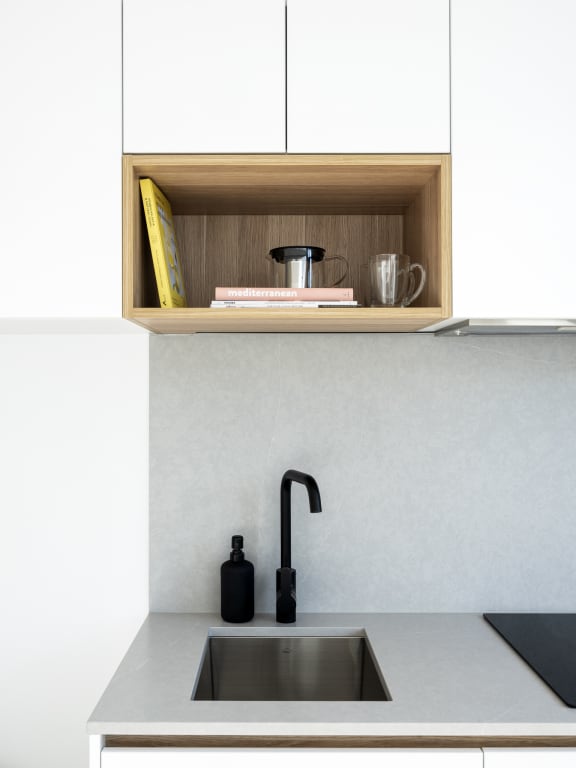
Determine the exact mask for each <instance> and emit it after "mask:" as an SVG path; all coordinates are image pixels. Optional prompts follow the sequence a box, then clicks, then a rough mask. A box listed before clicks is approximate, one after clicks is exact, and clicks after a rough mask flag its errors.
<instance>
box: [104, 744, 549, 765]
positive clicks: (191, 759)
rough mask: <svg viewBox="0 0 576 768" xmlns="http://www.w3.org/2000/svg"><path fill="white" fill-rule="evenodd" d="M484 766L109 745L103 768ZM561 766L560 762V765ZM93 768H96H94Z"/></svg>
mask: <svg viewBox="0 0 576 768" xmlns="http://www.w3.org/2000/svg"><path fill="white" fill-rule="evenodd" d="M227 759H230V760H232V761H233V764H234V768H259V767H260V766H262V768H264V766H266V767H268V766H270V765H273V766H275V768H276V766H279V767H282V766H288V765H297V766H298V768H303V767H304V766H306V767H308V766H314V768H323V767H325V768H328V767H329V768H349V767H350V765H351V764H354V765H355V766H360V767H361V768H377V766H379V767H381V768H482V750H480V749H179V748H176V747H170V748H169V747H167V748H157V749H146V748H134V749H131V748H104V749H103V750H102V753H101V763H100V768H221V766H222V765H225V761H226V760H227ZM559 765H560V764H559ZM93 768H94V767H93Z"/></svg>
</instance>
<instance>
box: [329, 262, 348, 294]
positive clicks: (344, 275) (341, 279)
mask: <svg viewBox="0 0 576 768" xmlns="http://www.w3.org/2000/svg"><path fill="white" fill-rule="evenodd" d="M324 261H343V262H344V264H345V265H346V266H345V269H344V272H343V273H342V276H341V277H339V278H338V280H336V282H335V283H332V285H330V286H329V288H336V286H337V285H340V283H342V282H343V281H344V280H345V279H346V277H347V276H348V271H349V270H350V265H349V264H348V260H347V259H345V258H344V256H328V258H327V259H324Z"/></svg>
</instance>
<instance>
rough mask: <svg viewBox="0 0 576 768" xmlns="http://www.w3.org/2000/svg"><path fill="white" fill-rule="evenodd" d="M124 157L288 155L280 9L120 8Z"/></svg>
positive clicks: (151, 0) (280, 3)
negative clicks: (158, 154) (122, 53)
mask: <svg viewBox="0 0 576 768" xmlns="http://www.w3.org/2000/svg"><path fill="white" fill-rule="evenodd" d="M123 13H124V17H123V28H124V33H123V34H124V152H126V153H139V152H144V153H149V152H150V153H164V152H168V153H188V152H190V153H197V152H198V153H203V152H207V153H211V152H215V153H227V152H285V150H286V134H285V92H284V91H285V89H284V84H285V4H284V0H241V1H239V0H209V2H208V1H207V0H162V2H161V3H158V2H157V1H156V0H124V11H123Z"/></svg>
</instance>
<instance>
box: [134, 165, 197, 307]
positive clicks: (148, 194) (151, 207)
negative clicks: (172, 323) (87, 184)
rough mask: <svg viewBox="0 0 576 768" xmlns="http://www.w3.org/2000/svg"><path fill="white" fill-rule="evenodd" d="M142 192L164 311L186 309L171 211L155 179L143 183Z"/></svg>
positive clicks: (141, 184)
mask: <svg viewBox="0 0 576 768" xmlns="http://www.w3.org/2000/svg"><path fill="white" fill-rule="evenodd" d="M140 192H141V194H142V202H143V204H144V215H145V217H146V226H147V228H148V237H149V238H150V250H151V251H152V262H153V264H154V274H155V275H156V283H157V285H158V295H159V297H160V306H161V307H166V308H168V307H185V306H186V294H185V291H184V282H183V280H182V271H181V267H180V256H179V254H178V245H177V243H176V233H175V232H174V221H173V219H172V208H171V207H170V203H169V202H168V199H167V198H166V197H165V195H164V194H163V193H162V191H161V190H160V189H159V188H158V187H157V186H156V184H154V182H153V181H152V179H140Z"/></svg>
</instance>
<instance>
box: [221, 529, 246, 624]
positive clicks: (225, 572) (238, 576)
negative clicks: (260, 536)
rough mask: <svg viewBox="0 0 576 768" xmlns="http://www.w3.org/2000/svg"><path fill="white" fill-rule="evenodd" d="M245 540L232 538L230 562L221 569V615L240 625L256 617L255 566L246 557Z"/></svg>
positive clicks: (225, 619)
mask: <svg viewBox="0 0 576 768" xmlns="http://www.w3.org/2000/svg"><path fill="white" fill-rule="evenodd" d="M243 546H244V538H243V537H242V536H238V535H236V536H232V552H230V560H227V561H226V562H225V563H222V567H221V568H220V606H221V607H220V613H221V616H222V618H223V619H224V621H230V622H233V623H234V624H240V623H242V622H243V621H250V619H252V618H253V617H254V566H253V565H252V563H249V562H248V560H246V559H245V557H244V552H243V551H242V547H243Z"/></svg>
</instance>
